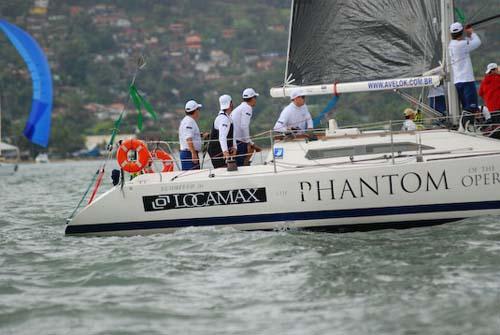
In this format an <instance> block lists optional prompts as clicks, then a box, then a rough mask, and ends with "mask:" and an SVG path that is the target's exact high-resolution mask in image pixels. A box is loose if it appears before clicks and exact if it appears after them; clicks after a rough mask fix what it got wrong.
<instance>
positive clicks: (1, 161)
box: [0, 97, 19, 176]
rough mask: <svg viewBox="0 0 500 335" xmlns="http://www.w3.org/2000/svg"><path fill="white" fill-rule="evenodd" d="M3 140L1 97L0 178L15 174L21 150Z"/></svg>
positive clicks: (0, 106) (0, 105)
mask: <svg viewBox="0 0 500 335" xmlns="http://www.w3.org/2000/svg"><path fill="white" fill-rule="evenodd" d="M1 140H2V100H1V97H0V176H9V175H12V174H14V173H15V172H16V171H17V169H18V165H17V162H18V161H19V148H18V147H16V146H14V145H11V144H7V143H3V142H2V141H1ZM2 152H3V154H2ZM5 156H7V157H5Z"/></svg>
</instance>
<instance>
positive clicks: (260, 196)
mask: <svg viewBox="0 0 500 335" xmlns="http://www.w3.org/2000/svg"><path fill="white" fill-rule="evenodd" d="M142 201H143V203H144V210H145V211H146V212H154V211H164V210H169V209H180V208H197V207H211V206H227V205H242V204H253V203H260V202H267V196H266V188H265V187H260V188H242V189H236V190H227V191H209V192H194V193H177V194H164V195H151V196H144V197H142Z"/></svg>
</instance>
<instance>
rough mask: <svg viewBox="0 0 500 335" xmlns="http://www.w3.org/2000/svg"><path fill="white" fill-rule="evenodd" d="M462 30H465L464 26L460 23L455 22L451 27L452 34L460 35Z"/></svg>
mask: <svg viewBox="0 0 500 335" xmlns="http://www.w3.org/2000/svg"><path fill="white" fill-rule="evenodd" d="M462 30H464V26H462V24H461V23H460V22H455V23H452V24H451V25H450V32H451V33H459V32H461V31H462Z"/></svg>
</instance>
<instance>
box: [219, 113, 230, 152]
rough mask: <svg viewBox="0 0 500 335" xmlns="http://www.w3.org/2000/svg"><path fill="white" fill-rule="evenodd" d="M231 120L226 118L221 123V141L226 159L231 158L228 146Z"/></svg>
mask: <svg viewBox="0 0 500 335" xmlns="http://www.w3.org/2000/svg"><path fill="white" fill-rule="evenodd" d="M229 126H230V125H229V121H228V120H224V121H223V122H221V123H220V125H219V143H220V147H221V149H222V154H223V155H224V158H225V159H228V158H229V148H228V147H227V134H228V133H229Z"/></svg>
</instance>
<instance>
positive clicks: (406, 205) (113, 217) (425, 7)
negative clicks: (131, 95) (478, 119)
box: [66, 0, 500, 235]
mask: <svg viewBox="0 0 500 335" xmlns="http://www.w3.org/2000/svg"><path fill="white" fill-rule="evenodd" d="M366 3H367V1H366V0H351V1H347V0H345V1H333V0H329V1H314V2H312V1H308V0H295V1H293V3H292V14H291V23H290V42H289V52H288V62H287V63H288V66H287V71H286V76H285V78H286V81H285V85H284V86H283V87H281V88H277V89H273V90H271V95H273V96H286V95H288V94H289V90H290V89H292V88H294V87H297V86H301V87H302V88H303V89H304V90H305V91H306V92H307V94H309V95H313V94H322V93H325V92H328V93H329V94H332V93H333V92H336V93H341V92H358V91H372V90H379V89H393V88H399V89H404V88H407V87H421V86H431V85H436V84H438V83H439V82H440V81H442V80H443V79H444V80H445V85H447V83H448V81H449V74H450V72H449V62H448V59H447V56H446V52H444V51H443V52H440V57H435V55H434V54H430V53H428V51H429V50H431V49H432V48H434V47H435V45H436V43H437V44H438V45H439V46H446V45H447V43H448V37H447V35H448V34H447V27H448V25H449V23H450V21H451V20H452V15H453V14H452V10H453V6H452V5H453V4H452V1H450V0H442V1H441V2H440V4H439V3H438V2H436V1H431V0H424V1H419V2H415V1H410V0H406V1H399V2H398V3H397V4H395V2H393V3H392V4H391V3H385V4H383V5H379V6H378V7H377V4H375V1H373V2H372V3H371V6H370V10H371V11H372V12H371V13H368V12H367V11H360V8H362V7H359V6H366ZM376 3H378V4H380V2H376ZM410 3H411V5H410ZM316 6H319V7H316ZM335 6H345V7H335ZM334 7H335V8H334ZM377 8H378V10H379V11H380V12H379V13H373V11H374V9H377ZM398 13H399V14H401V13H403V14H404V15H401V16H404V17H402V18H400V19H399V21H397V19H396V18H395V15H396V14H398ZM310 15H315V17H314V20H313V18H312V17H310ZM335 17H336V19H339V20H345V22H343V24H344V25H338V22H336V21H335ZM390 20H394V22H393V21H391V22H392V23H394V27H393V28H394V30H393V31H395V32H397V33H396V35H394V36H393V35H391V29H390V27H389V23H390V22H389V21H390ZM357 21H359V22H357ZM396 21H397V22H396ZM356 22H357V24H358V25H366V26H367V27H368V28H369V29H371V30H374V31H376V32H378V30H377V29H378V28H380V27H383V28H384V29H385V30H386V32H385V33H384V34H385V35H384V34H383V38H386V39H387V41H388V42H389V43H388V44H387V45H378V46H377V45H375V46H374V48H375V49H372V50H369V49H370V43H369V41H368V40H366V42H367V43H368V44H366V43H364V42H365V41H364V40H363V38H362V37H363V35H364V34H365V33H366V32H362V33H361V34H360V35H355V36H352V39H351V41H350V43H353V42H360V43H361V42H363V43H362V44H363V46H362V47H363V48H366V49H368V50H369V52H375V53H377V52H382V51H383V52H385V53H386V54H385V57H383V55H382V54H377V55H376V57H375V58H376V61H378V60H383V62H382V63H389V64H386V65H385V66H382V65H381V66H382V67H383V70H382V72H381V73H378V72H377V71H375V72H376V73H375V75H381V76H383V77H382V78H391V77H386V75H387V73H391V74H395V75H396V76H394V77H392V78H401V79H374V78H365V77H366V76H365V75H364V74H363V73H359V72H356V71H358V70H359V69H358V67H360V66H363V64H361V63H359V62H358V59H354V58H353V57H352V56H351V55H349V53H348V52H347V51H348V50H343V53H347V55H346V56H345V59H342V62H340V65H339V66H340V67H341V69H340V70H339V71H343V70H344V69H345V65H344V63H343V61H344V60H345V61H351V62H355V64H354V65H351V66H349V67H348V68H347V69H346V72H345V73H344V74H346V75H350V76H351V79H352V78H354V79H356V78H359V79H360V80H359V81H352V80H351V81H350V82H348V83H345V84H342V83H339V84H331V85H327V84H324V82H327V81H323V80H324V79H325V78H326V79H329V78H327V77H328V76H327V77H325V76H324V75H325V74H326V75H327V74H328V72H329V71H330V67H328V66H329V65H327V67H325V64H328V62H332V63H334V62H338V61H339V59H340V58H338V57H339V53H337V54H335V53H334V52H333V51H332V50H334V49H335V46H332V45H330V47H329V49H328V50H330V49H331V50H330V51H332V53H333V55H332V57H326V56H325V55H324V54H320V55H319V58H318V57H317V56H318V48H319V49H321V48H323V47H327V48H328V43H329V42H328V40H323V38H326V37H328V38H331V37H339V34H340V33H338V34H331V32H330V31H329V30H328V29H326V28H325V26H322V27H317V26H316V25H318V24H331V25H332V26H334V27H331V29H337V30H338V29H339V27H346V30H347V31H348V32H345V33H349V31H350V33H351V34H352V31H353V29H354V28H353V27H352V26H349V25H351V24H354V23H356ZM429 22H430V25H429V24H428V23H429ZM440 23H441V24H440ZM401 25H403V26H404V25H410V28H408V27H407V29H406V33H407V32H408V29H410V30H411V29H413V28H415V27H414V26H411V25H417V26H419V27H420V28H421V29H420V30H418V33H416V34H418V35H419V36H417V37H415V38H416V39H411V40H410V41H409V43H408V44H407V45H413V48H414V49H413V51H414V54H413V55H410V56H412V57H410V56H408V59H398V58H396V57H398V56H399V57H404V56H405V55H406V54H405V53H402V52H401V50H405V47H402V48H401V45H405V43H403V42H401V43H396V42H397V41H396V40H395V39H394V37H395V36H398V34H399V32H401V31H403V32H404V31H405V29H403V28H404V27H403V26H401ZM425 29H428V30H431V31H430V32H425V31H424V30H425ZM415 31H417V30H415ZM308 34H309V35H308ZM320 35H321V36H320ZM340 38H341V39H342V36H341V34H340ZM366 38H368V39H371V38H373V37H372V36H368V37H366ZM422 39H423V40H422ZM417 40H418V41H417ZM297 42H298V44H297ZM417 42H418V43H417ZM304 43H305V44H304ZM311 43H312V44H311ZM375 43H376V41H375ZM313 44H314V45H313ZM330 44H331V43H330ZM391 46H394V48H395V49H393V48H392V47H391ZM398 46H399V47H398ZM418 48H420V49H418ZM444 49H445V48H442V47H439V50H444ZM418 50H420V51H423V52H417V51H418ZM354 51H355V50H354ZM360 52H361V53H362V51H360ZM434 53H435V50H434ZM417 54H418V55H419V57H417V58H418V60H419V62H418V63H415V59H414V57H413V56H414V55H417ZM360 56H361V54H360ZM388 57H389V58H388ZM391 57H394V58H393V59H392V60H390V58H391ZM360 58H363V57H360ZM360 61H361V60H360ZM439 61H440V62H441V65H440V66H439V69H438V70H437V72H436V73H438V74H437V75H431V76H427V75H422V76H419V75H418V74H417V73H415V71H421V72H420V73H421V74H423V73H424V72H426V71H428V70H432V69H434V68H435V66H434V65H436V63H438V62H439ZM415 64H416V65H415ZM365 65H366V66H368V67H370V66H371V65H373V64H365ZM438 65H439V64H438ZM334 68H335V67H334ZM337 68H338V67H337ZM351 70H352V71H353V72H356V73H355V74H354V75H352V74H350V73H351ZM361 70H363V69H361ZM366 71H368V70H367V69H366V68H365V69H364V72H365V73H366ZM330 74H331V73H330ZM333 74H334V75H337V74H336V73H333ZM407 74H409V76H406V75H407ZM368 77H370V76H368ZM330 79H331V78H330ZM331 82H334V81H333V80H331V81H330V83H331ZM292 84H293V86H292ZM452 91H453V90H451V89H449V92H451V93H453V92H452ZM453 99H454V98H453V94H449V95H448V106H449V110H450V112H451V114H452V116H454V117H453V118H452V121H453V122H458V115H459V111H458V109H457V105H456V104H455V103H454V102H453ZM387 125H389V127H387V128H385V129H384V127H381V128H382V129H380V130H365V129H362V128H348V129H341V128H340V129H339V128H338V127H337V126H336V122H335V121H334V120H330V122H329V127H328V129H325V130H321V131H320V132H317V138H318V139H317V140H313V141H310V140H308V138H305V137H302V136H295V137H292V138H291V139H290V138H282V137H281V138H275V137H273V136H272V134H271V135H270V141H271V148H272V150H270V154H269V156H268V157H267V159H265V162H264V164H263V165H256V166H248V167H240V168H238V170H236V171H230V170H228V169H225V168H219V169H202V170H192V171H174V172H164V173H149V174H143V175H140V176H138V177H136V178H134V179H132V180H131V181H127V182H122V184H121V185H117V186H115V187H112V188H111V189H109V190H108V191H106V192H105V193H104V194H102V195H100V196H99V197H97V198H96V199H95V200H92V199H91V201H90V203H89V204H88V205H87V206H86V207H84V208H83V209H82V210H80V211H79V212H78V213H77V214H76V215H75V216H72V217H71V218H69V219H68V222H67V226H66V234H70V235H133V234H146V233H158V232H172V231H175V230H177V229H180V228H184V227H189V226H218V227H233V228H236V229H241V230H262V229H266V230H271V229H290V228H292V229H295V228H298V229H311V230H322V231H323V230H325V231H340V232H347V231H365V230H373V229H384V228H409V227H416V226H427V225H433V224H440V223H445V222H452V221H457V220H460V219H463V218H468V217H472V216H478V215H488V214H495V215H498V214H500V192H498V189H499V185H500V141H498V140H495V139H491V138H486V137H483V136H481V135H479V134H477V133H468V132H466V131H464V130H462V131H457V130H451V129H434V130H433V129H431V130H419V131H410V132H408V131H405V132H404V131H397V130H396V131H395V130H394V127H392V126H393V125H394V123H393V122H387ZM99 183H100V180H99V181H98V183H97V185H99ZM94 193H95V192H94Z"/></svg>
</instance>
